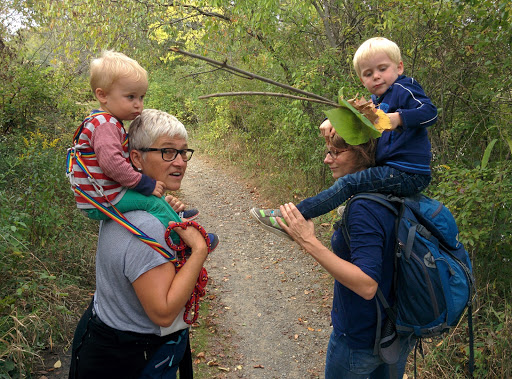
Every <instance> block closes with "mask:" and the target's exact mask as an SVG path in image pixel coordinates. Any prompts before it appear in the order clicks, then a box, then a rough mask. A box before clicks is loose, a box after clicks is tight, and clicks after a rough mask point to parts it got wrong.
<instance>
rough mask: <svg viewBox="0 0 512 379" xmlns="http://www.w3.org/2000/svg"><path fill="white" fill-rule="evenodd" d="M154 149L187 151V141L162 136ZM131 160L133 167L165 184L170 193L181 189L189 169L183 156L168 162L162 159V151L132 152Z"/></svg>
mask: <svg viewBox="0 0 512 379" xmlns="http://www.w3.org/2000/svg"><path fill="white" fill-rule="evenodd" d="M148 147H152V148H157V149H162V148H166V147H167V148H173V149H179V150H181V149H187V148H188V145H187V140H186V139H185V138H181V137H173V138H171V137H169V136H166V135H164V136H161V137H159V138H157V140H156V141H155V143H154V144H152V145H151V146H148ZM130 158H131V160H132V163H133V165H134V166H135V167H136V168H138V169H142V173H143V174H145V175H147V176H149V177H151V178H153V179H155V180H158V181H161V182H163V183H164V185H165V188H166V189H167V190H170V191H176V190H178V189H180V186H181V181H182V180H183V176H184V175H185V171H186V169H187V162H185V161H184V160H183V158H182V157H181V154H178V155H177V157H176V159H174V160H173V161H171V162H166V161H164V160H163V159H162V153H161V152H160V151H148V152H145V153H143V152H141V151H139V150H132V151H131V152H130Z"/></svg>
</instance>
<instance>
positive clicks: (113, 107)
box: [95, 77, 148, 121]
mask: <svg viewBox="0 0 512 379" xmlns="http://www.w3.org/2000/svg"><path fill="white" fill-rule="evenodd" d="M147 89H148V83H147V81H146V80H142V79H141V80H134V79H133V78H131V77H122V78H119V79H118V80H117V81H115V82H114V83H113V84H112V86H111V87H110V88H109V89H108V90H104V89H102V88H97V89H96V91H95V94H96V98H97V99H98V101H99V102H100V104H101V108H100V110H102V111H105V112H108V113H110V114H111V115H113V116H114V117H115V118H117V119H118V120H120V121H124V120H133V119H134V118H135V117H137V116H138V115H140V113H141V112H142V109H143V107H144V96H146V91H147Z"/></svg>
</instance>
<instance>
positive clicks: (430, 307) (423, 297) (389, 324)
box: [338, 193, 475, 376]
mask: <svg viewBox="0 0 512 379" xmlns="http://www.w3.org/2000/svg"><path fill="white" fill-rule="evenodd" d="M356 199H368V200H372V201H375V202H377V203H379V204H381V205H383V206H385V207H386V208H388V209H390V210H391V211H392V212H393V213H394V214H395V215H396V216H397V217H396V224H395V235H396V245H395V258H394V267H395V271H394V274H393V286H392V295H393V296H392V297H393V298H394V304H393V306H390V305H389V304H388V302H387V301H386V299H385V297H384V295H383V294H382V292H381V290H380V288H379V289H378V290H377V295H376V297H375V299H376V306H377V317H378V325H377V331H376V340H375V350H374V353H375V354H377V353H378V354H380V356H381V358H382V359H383V360H384V362H386V363H389V364H391V365H393V364H394V363H396V361H397V360H398V355H399V344H398V339H397V338H396V334H398V335H401V336H408V337H409V338H413V339H416V340H417V341H416V347H420V348H421V340H422V338H425V337H427V338H429V337H435V336H440V335H442V334H444V333H445V332H448V331H449V330H450V328H452V327H454V326H456V325H457V324H458V322H459V320H460V319H461V317H462V315H463V313H464V311H465V310H466V308H468V328H469V348H470V357H469V366H468V369H469V373H470V375H471V376H472V373H473V362H474V353H473V325H472V314H471V312H472V310H471V303H472V299H473V295H474V289H475V283H474V278H473V273H472V266H471V261H470V259H469V255H468V252H467V251H466V250H465V249H464V246H463V245H462V244H461V243H460V242H459V241H458V239H457V238H458V228H457V225H456V222H455V219H454V217H453V215H452V214H451V212H450V211H449V210H448V208H446V207H445V206H444V205H443V204H442V203H440V202H439V201H437V200H435V199H431V198H428V197H426V196H424V195H421V194H418V195H415V196H414V197H406V198H400V197H396V196H394V195H382V194H377V193H363V194H357V195H355V196H353V197H352V198H351V199H349V201H348V202H347V204H346V207H345V211H344V213H343V218H342V220H340V221H339V222H338V226H339V225H340V224H341V227H342V231H343V235H344V238H345V241H346V242H347V244H349V245H350V235H349V233H348V228H347V220H348V214H349V212H350V204H351V203H352V202H353V201H355V200H356ZM379 302H380V304H381V305H382V307H383V309H384V311H385V312H386V314H387V316H388V318H387V320H386V322H385V325H384V326H382V325H380V324H381V307H380V306H379ZM414 358H415V364H414V371H415V372H414V374H415V376H416V350H415V357H414Z"/></svg>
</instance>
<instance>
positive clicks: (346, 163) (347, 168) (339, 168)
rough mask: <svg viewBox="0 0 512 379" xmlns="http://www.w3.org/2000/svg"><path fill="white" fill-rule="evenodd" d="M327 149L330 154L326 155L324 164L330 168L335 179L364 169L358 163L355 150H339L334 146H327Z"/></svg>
mask: <svg viewBox="0 0 512 379" xmlns="http://www.w3.org/2000/svg"><path fill="white" fill-rule="evenodd" d="M327 149H328V153H327V154H326V155H325V159H324V163H325V164H326V165H328V166H329V169H330V170H331V172H332V177H333V178H334V179H338V178H341V177H342V176H345V175H347V174H352V173H354V172H357V171H360V170H361V169H362V168H361V167H359V166H358V164H357V163H356V162H357V159H356V152H355V151H354V150H352V149H350V148H348V149H337V148H335V147H334V146H332V145H327Z"/></svg>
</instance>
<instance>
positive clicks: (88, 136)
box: [69, 51, 193, 226]
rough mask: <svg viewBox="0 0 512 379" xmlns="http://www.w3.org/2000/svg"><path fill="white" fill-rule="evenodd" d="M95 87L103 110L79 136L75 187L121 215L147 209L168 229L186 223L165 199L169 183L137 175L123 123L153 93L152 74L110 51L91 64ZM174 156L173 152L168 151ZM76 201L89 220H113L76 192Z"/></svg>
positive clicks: (73, 172) (93, 114)
mask: <svg viewBox="0 0 512 379" xmlns="http://www.w3.org/2000/svg"><path fill="white" fill-rule="evenodd" d="M90 85H91V89H92V91H93V93H94V96H95V97H96V99H97V100H98V102H99V103H100V107H99V109H95V110H93V111H92V112H91V114H90V115H89V116H88V117H87V118H86V119H85V120H84V122H83V123H82V125H80V127H79V128H78V130H77V131H76V133H75V138H74V147H73V148H72V153H73V154H74V156H75V159H73V160H72V162H73V166H72V170H71V173H70V175H69V176H70V180H71V183H72V186H73V187H75V186H79V187H80V188H81V189H82V190H83V191H84V192H85V193H86V194H87V195H89V196H90V197H91V198H92V199H94V201H95V202H97V203H100V204H102V205H103V206H105V207H110V206H112V205H114V206H115V207H116V208H117V209H118V210H119V211H120V212H121V213H124V212H128V211H131V210H135V209H142V210H146V211H148V212H149V213H151V214H153V215H154V216H155V217H157V218H158V219H159V220H160V221H161V222H162V223H163V224H164V225H165V226H167V225H168V223H169V221H181V219H180V218H179V217H178V215H177V214H176V212H175V211H174V210H173V209H172V208H171V206H170V205H169V204H167V203H166V202H165V201H159V200H161V199H160V197H161V196H162V195H163V194H164V191H165V186H164V183H163V182H160V181H156V180H154V179H152V178H150V177H149V176H147V175H144V174H142V173H140V172H138V171H136V170H135V169H134V168H133V167H132V165H131V163H130V160H129V152H128V134H127V132H126V130H125V128H124V126H123V121H130V120H134V119H135V118H136V117H138V116H139V115H140V114H141V112H142V110H143V106H144V96H145V95H146V91H147V89H148V79H147V73H146V70H144V69H143V68H142V67H141V66H140V65H139V64H138V63H137V62H136V61H135V60H133V59H131V58H129V57H127V56H126V55H124V54H122V53H118V52H114V51H105V52H103V54H102V55H101V57H99V58H96V59H94V60H93V61H92V62H91V65H90ZM148 147H149V146H148ZM192 153H193V151H192V150H190V151H187V154H186V155H185V156H183V155H180V158H178V159H184V160H188V159H190V158H191V156H192ZM168 155H173V154H172V152H166V157H167V156H168ZM176 155H178V154H176ZM163 157H164V153H162V158H163ZM176 158H177V157H176V156H175V157H174V159H176ZM79 161H80V162H82V163H83V166H85V167H86V168H87V170H84V169H83V168H82V167H81V166H80V165H79V163H80V162H79ZM87 171H88V173H87ZM151 195H154V196H151ZM155 196H156V197H155ZM75 200H76V202H77V206H78V208H80V209H82V210H84V211H85V212H86V213H87V215H88V217H90V218H92V219H105V218H107V216H105V215H104V214H103V213H102V212H101V211H99V210H98V209H97V208H96V207H95V206H94V205H92V204H90V202H89V201H87V200H86V198H85V197H84V196H81V195H80V194H77V193H76V192H75Z"/></svg>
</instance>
